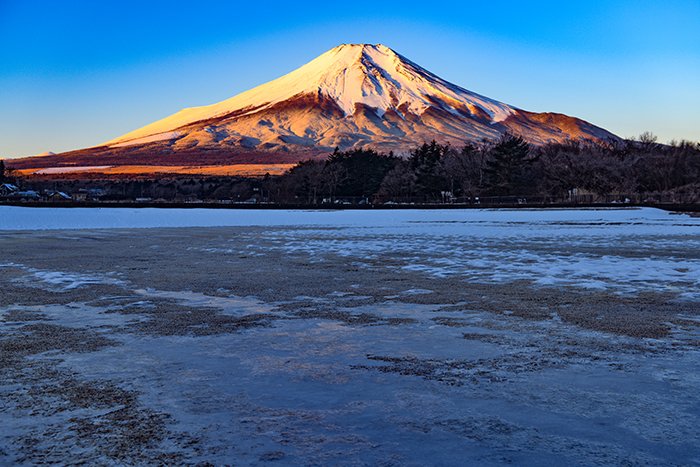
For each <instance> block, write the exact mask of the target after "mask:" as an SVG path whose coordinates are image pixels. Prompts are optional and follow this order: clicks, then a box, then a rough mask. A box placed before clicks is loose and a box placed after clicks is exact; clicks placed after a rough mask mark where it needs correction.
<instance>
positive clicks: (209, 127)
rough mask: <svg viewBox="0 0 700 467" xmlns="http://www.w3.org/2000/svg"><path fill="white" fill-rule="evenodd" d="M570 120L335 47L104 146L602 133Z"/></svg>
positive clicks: (401, 62)
mask: <svg viewBox="0 0 700 467" xmlns="http://www.w3.org/2000/svg"><path fill="white" fill-rule="evenodd" d="M537 116H539V117H537ZM574 120H576V119H571V117H566V116H562V115H559V114H532V113H529V112H525V111H522V110H519V109H517V108H515V107H512V106H509V105H507V104H504V103H501V102H498V101H496V100H493V99H489V98H487V97H484V96H481V95H479V94H476V93H473V92H471V91H468V90H466V89H464V88H462V87H460V86H457V85H454V84H452V83H449V82H447V81H445V80H443V79H441V78H439V77H438V76H436V75H434V74H432V73H431V72H429V71H427V70H425V69H424V68H422V67H420V66H419V65H417V64H415V63H413V62H412V61H410V60H408V59H407V58H405V57H404V56H402V55H400V54H398V53H396V52H395V51H393V50H392V49H390V48H389V47H387V46H385V45H381V44H343V45H340V46H337V47H334V48H333V49H331V50H329V51H327V52H325V53H323V54H321V55H320V56H318V57H317V58H315V59H314V60H312V61H310V62H309V63H307V64H305V65H303V66H302V67H300V68H298V69H296V70H294V71H292V72H291V73H288V74H286V75H284V76H282V77H280V78H277V79H275V80H273V81H270V82H268V83H265V84H263V85H260V86H258V87H255V88H253V89H251V90H249V91H246V92H243V93H241V94H238V95H236V96H234V97H232V98H230V99H226V100H224V101H221V102H219V103H216V104H212V105H207V106H202V107H192V108H187V109H183V110H181V111H179V112H177V113H175V114H173V115H171V116H169V117H167V118H164V119H162V120H159V121H157V122H154V123H152V124H150V125H147V126H145V127H143V128H140V129H138V130H135V131H132V132H130V133H127V134H125V135H123V136H121V137H119V138H116V139H114V140H111V141H109V142H108V143H106V145H107V146H111V147H124V146H132V145H137V144H152V143H157V142H164V141H165V142H169V143H168V144H172V145H173V149H177V148H178V147H187V148H188V149H191V148H192V147H197V146H200V147H201V146H212V145H216V146H218V147H231V146H236V145H238V146H242V147H245V148H249V149H263V150H275V149H285V150H290V149H294V148H295V147H296V148H310V147H316V148H319V149H325V148H332V147H335V146H341V147H344V148H347V147H353V146H365V145H375V146H378V147H380V148H382V147H383V148H391V149H401V148H402V147H407V146H409V145H411V144H414V143H420V142H422V141H423V140H426V139H428V140H429V139H436V140H439V141H449V142H464V141H471V140H475V139H481V138H495V137H497V136H498V135H499V134H501V133H502V132H503V131H513V132H516V133H518V132H520V133H521V134H523V136H525V137H526V138H528V139H530V140H532V141H533V142H544V141H547V140H551V139H555V140H562V139H566V138H569V137H572V138H579V137H589V136H590V137H591V138H593V139H595V138H601V137H604V136H607V135H609V133H607V132H605V131H604V130H602V129H599V128H597V127H593V126H592V125H590V124H585V122H582V121H580V120H577V122H581V123H580V124H579V123H576V122H574ZM574 123H576V124H574ZM583 124H585V125H583ZM586 125H588V126H587V127H586V128H583V127H584V126H586ZM565 127H566V128H565ZM518 129H520V130H521V131H518ZM572 130H573V131H572ZM579 130H580V131H579ZM588 130H592V131H588ZM598 130H600V131H598ZM611 136H612V135H611ZM161 144H162V143H161Z"/></svg>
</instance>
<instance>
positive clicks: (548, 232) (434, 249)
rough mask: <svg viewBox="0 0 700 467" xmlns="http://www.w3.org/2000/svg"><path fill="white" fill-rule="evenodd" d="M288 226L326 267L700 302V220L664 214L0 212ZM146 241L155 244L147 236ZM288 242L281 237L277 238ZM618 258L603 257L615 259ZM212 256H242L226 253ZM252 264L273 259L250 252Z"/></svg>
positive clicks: (20, 226)
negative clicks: (343, 262)
mask: <svg viewBox="0 0 700 467" xmlns="http://www.w3.org/2000/svg"><path fill="white" fill-rule="evenodd" d="M207 226H230V227H236V226H239V227H242V226H270V227H271V226H288V227H295V228H294V229H290V230H287V231H285V233H284V234H283V240H284V248H285V250H286V251H288V252H303V253H307V254H309V255H310V256H311V258H314V260H317V261H322V257H323V255H324V254H328V253H333V254H338V255H340V256H351V257H355V258H361V259H364V260H367V259H370V258H373V257H376V256H377V255H378V254H380V253H385V252H394V253H396V254H400V255H401V259H402V262H401V263H400V264H397V265H394V266H392V267H396V268H400V269H404V270H412V271H419V272H423V273H426V274H429V275H432V276H435V277H449V276H457V277H464V278H465V279H466V280H469V281H473V282H512V281H517V280H527V281H531V282H533V283H534V284H536V285H539V286H560V285H567V286H573V287H577V288H585V289H593V290H612V291H615V292H619V293H631V292H639V291H640V290H655V291H666V292H670V293H677V294H681V296H682V297H685V298H692V297H698V296H700V262H699V261H698V260H697V259H694V258H685V257H683V255H682V253H681V252H680V251H676V250H678V249H679V248H682V249H685V248H697V249H698V250H700V219H699V218H692V217H689V216H687V215H677V214H672V213H669V212H666V211H661V210H657V209H650V208H644V209H616V210H613V209H600V210H591V209H580V210H525V209H518V210H395V211H391V210H390V211H366V210H361V211H350V210H347V211H277V210H269V211H268V210H225V209H221V210H212V209H151V208H144V209H114V208H112V209H108V208H85V209H83V208H66V209H59V208H39V209H37V208H32V209H29V208H17V207H0V230H37V229H88V228H90V229H93V228H108V229H112V228H133V227H141V228H147V227H207ZM144 235H147V234H146V233H145V232H144ZM275 235H276V236H279V235H280V234H275ZM613 247H614V250H611V251H610V253H609V254H602V255H601V254H600V251H605V250H606V249H611V248H613ZM206 251H207V252H218V253H220V254H224V255H225V254H227V253H228V254H236V253H237V252H235V251H230V250H227V248H225V245H219V246H212V247H209V248H207V249H206ZM246 254H252V255H260V256H264V254H265V251H264V248H258V247H256V245H255V244H253V245H250V248H249V249H248V250H247V251H246Z"/></svg>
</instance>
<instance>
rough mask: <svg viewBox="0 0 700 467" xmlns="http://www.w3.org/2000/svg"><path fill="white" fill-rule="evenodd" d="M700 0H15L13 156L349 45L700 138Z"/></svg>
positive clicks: (5, 139)
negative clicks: (377, 46) (382, 48)
mask: <svg viewBox="0 0 700 467" xmlns="http://www.w3.org/2000/svg"><path fill="white" fill-rule="evenodd" d="M698 24H700V2H698V1H697V0H692V1H681V0H678V1H674V0H669V1H666V2H658V1H645V0H638V1H631V0H628V1H614V0H613V1H586V2H555V1H539V2H538V1H533V2H516V1H501V2H484V1H481V2H469V1H461V2H440V3H435V4H429V3H424V2H421V3H415V4H411V3H408V2H395V3H394V2H362V1H359V2H358V1H353V2H349V1H348V2H318V3H311V2H279V3H277V2H249V3H247V4H242V2H201V3H192V2H182V3H181V4H179V3H178V2H174V1H169V2H165V1H151V2H136V1H120V2H88V1H70V0H64V1H51V0H46V1H34V0H0V63H2V66H0V129H1V130H0V156H3V157H15V156H23V155H29V154H35V153H40V152H43V151H48V150H51V151H54V152H59V151H64V150H69V149H76V148H81V147H88V146H92V145H95V144H99V143H102V142H104V141H107V140H109V139H111V138H114V137H116V136H118V135H120V134H123V133H126V132H127V131H129V130H132V129H133V128H137V127H139V126H141V125H144V124H146V123H149V122H152V121H153V120H156V119H159V118H162V117H164V116H166V115H169V114H171V113H173V112H175V111H177V110H179V109H181V108H183V107H189V106H194V105H204V104H209V103H213V102H216V101H220V100H223V99H225V98H228V97H231V96H233V95H235V94H237V93H239V92H242V91H244V90H247V89H249V88H251V87H253V86H256V85H258V84H261V83H263V82H265V81H268V80H271V79H274V78H276V77H278V76H280V75H283V74H285V73H287V72H289V71H291V70H293V69H295V68H297V67H298V66H300V65H302V64H303V63H305V62H307V61H309V60H311V59H312V58H314V57H316V56H317V55H319V54H321V53H323V52H324V51H326V50H328V49H330V48H332V47H334V46H336V45H338V44H340V43H348V42H355V43H360V42H367V43H383V44H386V45H388V46H390V47H392V48H393V49H395V50H396V51H398V52H399V53H401V54H403V55H405V56H407V57H408V58H410V59H411V60H413V61H415V62H416V63H418V64H420V65H421V66H423V67H425V68H427V69H428V70H430V71H433V72H434V73H436V74H438V75H439V76H441V77H443V78H445V79H448V80H449V81H451V82H453V83H456V84H459V85H461V86H463V87H465V88H467V89H469V90H472V91H474V92H478V93H480V94H483V95H486V96H489V97H492V98H494V99H498V100H500V101H503V102H508V103H511V104H513V105H515V106H518V107H522V108H526V109H528V110H533V111H557V112H563V113H567V114H569V115H575V116H577V117H580V118H584V119H586V120H588V121H590V122H592V123H594V124H596V125H600V126H603V127H605V128H607V129H609V130H611V131H613V132H614V133H617V134H619V135H621V136H632V135H636V134H639V133H641V132H642V131H645V130H650V131H652V132H654V133H656V134H658V135H659V137H660V139H661V140H662V141H668V140H671V139H682V138H685V139H692V140H699V139H700V86H698V83H700V28H698Z"/></svg>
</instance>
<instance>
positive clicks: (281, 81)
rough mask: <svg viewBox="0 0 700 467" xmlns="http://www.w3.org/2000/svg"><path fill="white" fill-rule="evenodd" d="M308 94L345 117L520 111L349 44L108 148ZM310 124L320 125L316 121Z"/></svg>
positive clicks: (499, 115) (371, 48) (377, 48)
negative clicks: (364, 110) (370, 112)
mask: <svg viewBox="0 0 700 467" xmlns="http://www.w3.org/2000/svg"><path fill="white" fill-rule="evenodd" d="M305 95H306V96H314V97H317V98H318V99H319V101H322V100H325V99H327V100H330V101H332V102H333V103H334V104H335V105H337V107H338V108H339V109H340V110H341V111H342V112H343V116H344V117H346V118H347V117H351V116H352V115H354V114H355V113H356V112H357V109H358V106H367V107H370V108H372V109H375V112H376V114H377V116H378V117H382V116H383V115H384V114H385V113H386V112H387V111H389V110H393V111H396V112H398V113H400V114H405V113H410V114H414V115H420V114H422V113H424V112H425V111H426V110H427V109H428V108H430V107H431V106H435V105H436V104H438V105H440V106H442V107H444V108H446V109H448V110H449V111H450V112H452V113H453V114H454V115H456V116H458V115H461V114H463V113H467V114H473V115H479V114H483V113H485V114H487V115H488V116H489V118H491V119H492V120H493V121H495V122H499V121H503V120H505V119H506V118H508V116H510V115H512V114H513V113H514V112H515V109H513V108H512V107H510V106H508V105H505V104H502V103H500V102H497V101H494V100H491V99H488V98H486V97H483V96H480V95H478V94H474V93H472V92H469V91H467V90H465V89H462V88H460V87H458V86H455V85H453V84H450V83H448V82H447V81H444V80H442V79H440V78H438V77H437V76H435V75H433V74H431V73H430V72H428V71H427V70H425V69H423V68H421V67H420V66H418V65H416V64H414V63H412V62H411V61H409V60H407V59H406V58H404V57H402V56H401V55H399V54H397V53H396V52H394V51H393V50H391V49H390V48H388V47H386V46H384V45H357V44H346V45H341V46H338V47H335V48H333V49H331V50H329V51H328V52H326V53H324V54H323V55H321V56H319V57H318V58H316V59H315V60H312V61H311V62H309V63H307V64H306V65H304V66H302V67H301V68H298V69H297V70H295V71H293V72H291V73H289V74H287V75H285V76H283V77H281V78H278V79H276V80H274V81H271V82H269V83H266V84H263V85H261V86H258V87H256V88H254V89H251V90H250V91H247V92H244V93H242V94H239V95H237V96H235V97H233V98H231V99H227V100H225V101H222V102H219V103H217V104H214V105H208V106H204V107H194V108H189V109H184V110H181V111H180V112H178V113H176V114H174V115H171V116H170V117H167V118H165V119H163V120H159V121H157V122H155V123H152V124H150V125H147V126H145V127H143V128H140V129H138V130H135V131H133V132H131V133H127V134H126V135H124V136H121V137H119V138H116V139H114V140H112V141H110V142H108V143H107V144H110V145H111V144H115V143H123V142H125V141H129V140H134V139H138V138H143V137H146V136H149V135H158V134H162V133H165V132H168V131H170V130H173V129H176V128H180V127H182V126H184V125H187V124H190V123H194V122H197V121H204V120H209V119H212V118H216V117H225V116H226V115H235V116H236V118H237V119H241V118H242V117H245V116H248V115H251V114H256V113H261V112H265V111H266V110H268V109H271V108H273V107H274V105H275V104H279V103H281V102H284V101H288V100H291V99H294V98H298V97H299V96H305ZM305 123H307V124H309V125H310V126H314V124H315V122H313V121H311V120H309V121H306V122H305ZM297 136H302V135H297Z"/></svg>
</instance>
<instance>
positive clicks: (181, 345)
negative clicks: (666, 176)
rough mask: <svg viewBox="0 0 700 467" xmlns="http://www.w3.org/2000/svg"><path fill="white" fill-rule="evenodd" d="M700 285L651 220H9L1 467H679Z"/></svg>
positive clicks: (695, 457)
mask: <svg viewBox="0 0 700 467" xmlns="http://www.w3.org/2000/svg"><path fill="white" fill-rule="evenodd" d="M163 227H165V228H163ZM699 279H700V219H699V218H693V217H690V216H687V215H682V214H671V213H667V212H664V211H660V210H654V209H619V210H454V211H453V210H446V211H432V210H431V211H422V210H408V211H398V210H397V211H267V210H203V209H186V210H169V209H163V210H159V209H73V208H71V209H53V208H47V209H30V208H11V207H0V287H1V290H2V293H0V402H2V403H1V404H0V421H1V422H2V423H0V465H4V464H8V465H9V464H12V465H15V464H18V465H35V464H39V463H58V464H66V463H70V464H76V463H81V462H82V463H86V464H91V465H94V464H108V465H114V464H118V465H144V464H184V463H191V464H196V463H206V462H211V463H213V464H215V465H218V464H245V465H251V464H252V465H255V464H265V463H268V462H276V463H278V464H280V465H282V464H294V465H300V464H301V465H378V464H382V465H476V464H478V465H502V464H511V465H513V464H515V465H621V464H625V465H694V464H697V463H698V462H700V436H699V435H698V431H697V421H698V415H699V414H698V407H700V378H699V376H698V375H700V293H699V292H700V282H699Z"/></svg>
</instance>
